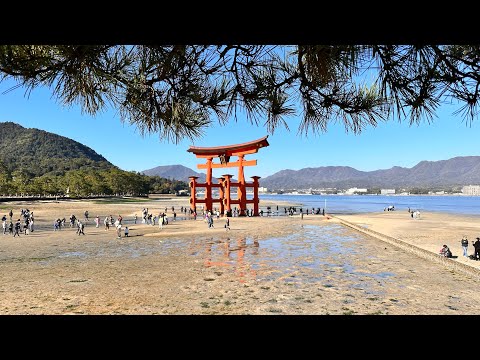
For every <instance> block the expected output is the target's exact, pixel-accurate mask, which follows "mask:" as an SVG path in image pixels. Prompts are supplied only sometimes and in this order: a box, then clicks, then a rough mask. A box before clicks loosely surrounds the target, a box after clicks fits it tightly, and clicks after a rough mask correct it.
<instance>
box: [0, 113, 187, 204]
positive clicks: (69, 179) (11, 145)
mask: <svg viewBox="0 0 480 360" xmlns="http://www.w3.org/2000/svg"><path fill="white" fill-rule="evenodd" d="M0 153H1V154H2V157H1V160H0V194H19V193H24V194H40V195H43V194H48V195H66V194H67V193H68V195H69V196H72V197H84V196H90V195H102V194H104V195H112V194H119V195H126V194H129V195H146V194H148V193H150V192H155V193H163V194H175V193H177V192H178V191H180V190H183V189H188V184H186V183H185V182H182V181H175V180H167V179H164V178H161V177H158V176H153V177H150V176H147V175H141V174H138V173H135V172H128V171H123V170H120V169H118V168H117V167H115V166H113V165H112V164H111V163H109V162H108V161H107V160H106V159H105V158H104V157H103V156H101V155H99V154H97V153H96V152H95V151H93V150H92V149H90V148H88V147H86V146H84V145H82V144H80V143H78V142H76V141H73V140H71V139H68V138H65V137H62V136H59V135H55V134H52V133H48V132H46V131H41V130H37V129H25V128H23V127H22V126H20V125H17V124H14V123H11V122H7V123H0ZM67 190H68V191H67Z"/></svg>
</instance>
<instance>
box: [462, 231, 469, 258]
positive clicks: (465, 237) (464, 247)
mask: <svg viewBox="0 0 480 360" xmlns="http://www.w3.org/2000/svg"><path fill="white" fill-rule="evenodd" d="M461 243H462V249H463V256H465V257H466V258H467V259H468V251H467V250H468V239H467V235H463V238H462V240H461Z"/></svg>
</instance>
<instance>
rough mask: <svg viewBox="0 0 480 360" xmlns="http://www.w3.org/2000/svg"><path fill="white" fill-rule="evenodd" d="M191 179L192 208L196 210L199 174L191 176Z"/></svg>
mask: <svg viewBox="0 0 480 360" xmlns="http://www.w3.org/2000/svg"><path fill="white" fill-rule="evenodd" d="M188 178H189V179H190V181H189V185H190V209H192V211H194V210H195V208H196V206H197V197H196V191H197V179H198V176H189V177H188Z"/></svg>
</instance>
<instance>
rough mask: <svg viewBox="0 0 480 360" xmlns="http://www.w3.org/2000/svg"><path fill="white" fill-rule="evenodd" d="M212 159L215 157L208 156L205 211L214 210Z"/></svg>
mask: <svg viewBox="0 0 480 360" xmlns="http://www.w3.org/2000/svg"><path fill="white" fill-rule="evenodd" d="M212 160H213V157H209V158H207V181H206V183H207V185H206V187H205V207H206V209H205V211H208V210H210V211H212V212H213V207H212Z"/></svg>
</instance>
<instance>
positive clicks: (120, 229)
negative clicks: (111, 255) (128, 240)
mask: <svg viewBox="0 0 480 360" xmlns="http://www.w3.org/2000/svg"><path fill="white" fill-rule="evenodd" d="M117 238H118V239H121V238H122V224H120V223H118V224H117Z"/></svg>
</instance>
